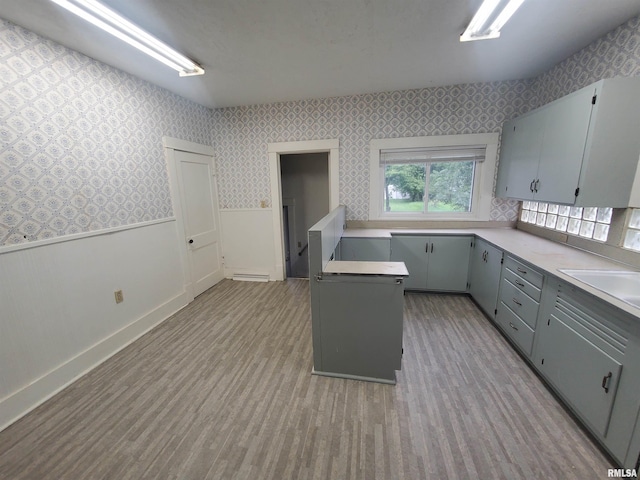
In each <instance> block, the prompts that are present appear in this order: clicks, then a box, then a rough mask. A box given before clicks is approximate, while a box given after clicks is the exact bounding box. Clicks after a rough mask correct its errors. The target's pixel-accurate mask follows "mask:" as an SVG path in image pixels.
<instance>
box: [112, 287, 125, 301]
mask: <svg viewBox="0 0 640 480" xmlns="http://www.w3.org/2000/svg"><path fill="white" fill-rule="evenodd" d="M113 295H114V296H115V297H116V303H122V302H124V296H123V295H122V290H117V291H115V292H113Z"/></svg>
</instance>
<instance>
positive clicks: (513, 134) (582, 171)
mask: <svg viewBox="0 0 640 480" xmlns="http://www.w3.org/2000/svg"><path fill="white" fill-rule="evenodd" d="M638 125H640V78H614V79H608V80H601V81H599V82H597V83H595V84H593V85H590V86H588V87H585V88H583V89H581V90H578V91H576V92H574V93H572V94H570V95H567V96H566V97H563V98H561V99H559V100H556V101H554V102H552V103H550V104H548V105H545V106H543V107H541V108H538V109H536V110H533V111H531V112H529V113H527V114H525V115H523V116H521V117H519V118H516V119H514V120H511V121H508V122H505V124H504V125H503V130H502V146H501V154H500V164H499V167H498V183H497V186H496V196H498V197H508V198H517V199H521V200H534V201H542V202H551V203H560V204H566V205H576V206H594V207H615V208H625V207H627V206H637V205H634V203H640V202H639V200H638V199H640V194H638V192H639V191H640V188H639V187H640V175H638V180H636V171H637V170H638V159H639V157H640V135H638Z"/></svg>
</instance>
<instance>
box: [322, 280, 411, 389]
mask: <svg viewBox="0 0 640 480" xmlns="http://www.w3.org/2000/svg"><path fill="white" fill-rule="evenodd" d="M318 287H319V288H318V295H319V297H320V299H319V300H320V302H319V304H320V306H319V318H320V329H319V331H320V333H319V336H320V339H321V341H320V345H321V351H322V355H321V365H320V366H319V367H318V366H317V365H316V367H315V368H317V369H318V370H319V371H321V372H323V373H334V374H345V375H356V376H361V377H367V378H370V379H382V380H391V381H393V382H394V383H395V370H400V367H401V361H402V321H403V317H402V308H403V303H404V298H403V286H402V284H398V283H397V282H396V279H395V277H374V276H366V275H324V276H323V279H322V281H320V282H318Z"/></svg>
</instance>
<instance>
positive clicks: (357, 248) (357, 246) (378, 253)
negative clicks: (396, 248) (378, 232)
mask: <svg viewBox="0 0 640 480" xmlns="http://www.w3.org/2000/svg"><path fill="white" fill-rule="evenodd" d="M390 244H391V239H389V238H356V237H342V239H341V240H340V259H341V260H344V261H359V262H388V261H389V255H390V253H391V245H390Z"/></svg>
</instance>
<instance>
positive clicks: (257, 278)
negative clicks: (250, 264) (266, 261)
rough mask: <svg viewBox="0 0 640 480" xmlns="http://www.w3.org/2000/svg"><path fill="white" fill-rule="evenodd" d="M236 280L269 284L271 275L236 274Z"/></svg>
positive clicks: (234, 276) (234, 277)
mask: <svg viewBox="0 0 640 480" xmlns="http://www.w3.org/2000/svg"><path fill="white" fill-rule="evenodd" d="M232 278H233V279H234V280H238V281H239V282H268V281H269V274H268V273H234V274H233V277H232Z"/></svg>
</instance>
